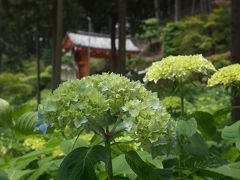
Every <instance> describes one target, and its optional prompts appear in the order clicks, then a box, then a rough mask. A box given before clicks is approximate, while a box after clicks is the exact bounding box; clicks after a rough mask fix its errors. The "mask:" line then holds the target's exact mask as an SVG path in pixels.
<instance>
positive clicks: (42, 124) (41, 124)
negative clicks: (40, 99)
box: [33, 112, 48, 134]
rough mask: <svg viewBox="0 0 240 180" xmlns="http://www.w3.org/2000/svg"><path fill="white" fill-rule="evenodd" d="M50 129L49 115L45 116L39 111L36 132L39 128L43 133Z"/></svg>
mask: <svg viewBox="0 0 240 180" xmlns="http://www.w3.org/2000/svg"><path fill="white" fill-rule="evenodd" d="M47 129H48V123H47V117H46V116H44V115H43V114H42V113H40V112H38V120H37V122H36V125H35V128H34V130H33V131H34V132H35V131H37V130H40V131H42V133H43V134H46V132H47Z"/></svg>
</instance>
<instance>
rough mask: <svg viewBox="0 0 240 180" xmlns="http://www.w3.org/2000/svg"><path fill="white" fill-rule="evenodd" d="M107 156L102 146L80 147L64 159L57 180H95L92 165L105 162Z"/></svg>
mask: <svg viewBox="0 0 240 180" xmlns="http://www.w3.org/2000/svg"><path fill="white" fill-rule="evenodd" d="M107 159H108V155H107V152H106V149H105V148H104V147H103V146H100V145H97V146H93V147H90V148H89V147H80V148H77V149H75V150H74V151H72V152H71V153H70V154H69V155H67V156H66V157H65V159H64V160H63V162H62V163H61V165H60V168H59V173H58V177H57V179H58V180H73V179H91V180H94V179H97V176H96V174H95V171H94V165H95V164H96V163H98V162H100V161H103V162H106V160H107Z"/></svg>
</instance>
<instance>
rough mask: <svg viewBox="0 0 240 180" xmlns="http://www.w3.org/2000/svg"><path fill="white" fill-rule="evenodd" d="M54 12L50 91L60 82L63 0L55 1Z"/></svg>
mask: <svg viewBox="0 0 240 180" xmlns="http://www.w3.org/2000/svg"><path fill="white" fill-rule="evenodd" d="M56 3H57V4H56V5H57V10H56V24H55V25H56V32H55V33H56V34H55V35H54V36H53V45H54V46H53V47H54V56H53V63H52V65H53V77H52V90H55V89H56V88H57V87H58V86H59V84H60V81H61V54H62V50H61V45H62V20H63V0H57V2H56Z"/></svg>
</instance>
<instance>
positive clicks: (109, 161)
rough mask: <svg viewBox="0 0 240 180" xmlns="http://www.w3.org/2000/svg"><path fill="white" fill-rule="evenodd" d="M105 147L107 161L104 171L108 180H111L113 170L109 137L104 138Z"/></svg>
mask: <svg viewBox="0 0 240 180" xmlns="http://www.w3.org/2000/svg"><path fill="white" fill-rule="evenodd" d="M105 147H106V150H107V153H108V160H107V163H106V171H107V173H108V180H112V179H113V168H112V151H111V138H110V137H109V136H106V137H105Z"/></svg>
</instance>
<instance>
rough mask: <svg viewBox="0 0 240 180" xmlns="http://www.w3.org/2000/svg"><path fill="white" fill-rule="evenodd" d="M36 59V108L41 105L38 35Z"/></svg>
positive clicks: (37, 39)
mask: <svg viewBox="0 0 240 180" xmlns="http://www.w3.org/2000/svg"><path fill="white" fill-rule="evenodd" d="M36 59H37V107H38V105H39V104H40V103H41V90H40V73H41V71H40V47H39V35H38V32H37V35H36Z"/></svg>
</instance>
